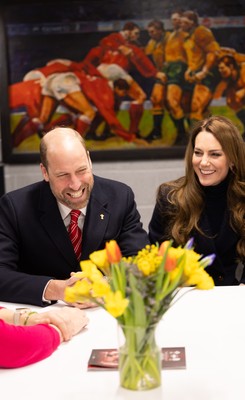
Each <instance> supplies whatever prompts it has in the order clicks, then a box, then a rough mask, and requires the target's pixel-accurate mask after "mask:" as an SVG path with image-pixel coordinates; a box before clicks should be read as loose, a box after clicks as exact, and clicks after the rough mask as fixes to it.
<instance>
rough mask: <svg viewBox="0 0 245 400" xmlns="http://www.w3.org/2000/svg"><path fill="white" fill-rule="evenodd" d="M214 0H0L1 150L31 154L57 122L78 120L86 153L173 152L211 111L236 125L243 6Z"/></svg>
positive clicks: (180, 150) (244, 115)
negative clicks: (1, 1)
mask: <svg viewBox="0 0 245 400" xmlns="http://www.w3.org/2000/svg"><path fill="white" fill-rule="evenodd" d="M222 3H224V2H222V1H216V2H215V4H214V2H213V1H211V0H207V1H206V2H205V3H203V2H202V1H201V0H200V1H199V0H197V1H195V2H194V1H193V0H189V1H188V0H187V1H186V2H183V4H182V2H181V1H180V0H174V1H171V2H169V1H162V0H154V1H151V2H145V1H141V0H131V1H130V0H125V1H123V0H122V1H118V0H110V1H109V0H108V2H107V3H106V6H105V4H104V2H101V1H100V0H97V1H96V0H90V1H73V0H71V1H68V0H67V1H59V2H58V1H55V0H53V1H52V0H51V1H48V0H46V1H45V0H44V1H42V2H38V1H27V0H26V1H23V2H21V4H20V3H19V2H18V1H11V0H10V1H9V2H8V3H7V4H6V5H4V4H3V5H2V6H1V9H0V16H1V26H0V29H1V32H0V33H1V35H0V36H1V39H0V47H1V48H0V54H1V60H2V62H1V65H0V75H1V92H2V96H1V104H0V106H1V126H2V130H1V131H2V148H3V157H2V158H3V161H4V162H5V163H35V162H38V161H39V143H40V138H41V137H42V136H43V134H44V133H45V132H47V131H49V130H50V129H53V128H54V127H56V126H69V127H72V128H74V129H76V130H77V131H78V132H79V133H80V134H81V136H82V137H83V138H84V140H85V141H86V145H87V147H88V149H89V151H90V152H91V156H92V159H93V160H95V161H111V160H115V161H118V160H136V159H161V158H182V157H183V156H184V152H185V147H186V143H187V140H188V132H189V130H190V129H191V126H192V125H193V124H194V123H195V122H196V121H197V120H200V119H203V118H204V117H205V116H207V115H211V114H220V115H225V116H227V117H228V118H230V119H232V120H233V121H234V122H235V123H236V124H237V126H238V127H239V129H240V131H241V134H242V133H243V129H244V123H245V110H244V108H243V104H244V97H241V96H240V97H239V96H236V90H237V89H236V87H237V85H238V86H239V85H241V84H242V83H241V82H239V79H240V77H241V74H244V76H245V71H244V72H243V69H244V68H245V67H244V66H245V64H244V62H245V29H244V25H245V16H244V6H243V3H242V0H237V2H236V1H235V2H232V4H230V5H229V7H228V6H227V4H222ZM243 82H244V81H243ZM239 88H240V87H239ZM240 94H241V92H240ZM238 97H239V98H238Z"/></svg>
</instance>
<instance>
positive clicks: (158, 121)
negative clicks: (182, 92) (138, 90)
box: [146, 82, 166, 142]
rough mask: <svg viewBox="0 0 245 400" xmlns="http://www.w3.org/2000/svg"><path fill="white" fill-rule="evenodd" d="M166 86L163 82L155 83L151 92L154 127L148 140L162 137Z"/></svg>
mask: <svg viewBox="0 0 245 400" xmlns="http://www.w3.org/2000/svg"><path fill="white" fill-rule="evenodd" d="M165 91H166V87H165V85H163V84H162V83H158V82H157V83H155V84H154V86H153V89H152V93H151V102H152V116H153V129H152V131H151V132H150V134H149V135H148V136H147V138H146V140H147V141H148V142H151V141H152V140H155V139H162V123H163V117H164V100H165Z"/></svg>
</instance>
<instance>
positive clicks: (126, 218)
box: [0, 176, 149, 306]
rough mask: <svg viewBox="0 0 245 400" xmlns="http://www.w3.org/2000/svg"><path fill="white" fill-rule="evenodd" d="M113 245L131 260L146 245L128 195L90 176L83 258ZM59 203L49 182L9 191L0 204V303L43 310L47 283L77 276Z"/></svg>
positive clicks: (126, 188)
mask: <svg viewBox="0 0 245 400" xmlns="http://www.w3.org/2000/svg"><path fill="white" fill-rule="evenodd" d="M112 239H114V240H116V241H117V243H118V245H119V246H120V249H121V251H122V254H123V255H124V256H130V255H133V254H136V253H137V251H138V250H139V249H141V248H143V247H145V246H146V244H148V243H149V239H148V236H147V233H146V232H145V230H144V229H143V228H142V223H141V221H140V215H139V212H138V211H137V208H136V203H135V199H134V194H133V191H132V189H131V188H130V187H129V186H127V185H125V184H123V183H121V182H116V181H113V180H109V179H105V178H100V177H97V176H94V187H93V190H92V193H91V197H90V200H89V204H88V207H87V214H86V217H85V221H84V228H83V240H82V256H81V259H82V260H84V259H88V258H89V254H90V253H92V252H93V251H95V250H101V249H103V248H104V247H105V243H106V242H107V241H109V240H112ZM79 270H80V266H79V262H78V261H77V259H76V256H75V254H74V250H73V247H72V244H71V241H70V239H69V235H68V233H67V230H66V228H65V225H64V223H63V220H62V218H61V215H60V212H59V209H58V205H57V201H56V199H55V197H54V195H53V194H52V192H51V190H50V186H49V184H48V183H47V182H45V181H42V182H38V183H34V184H32V185H29V186H26V187H24V188H21V189H18V190H15V191H12V192H10V193H7V194H5V195H3V196H2V198H1V199H0V300H1V301H8V302H15V303H27V304H33V305H38V306H43V305H45V304H43V302H42V295H43V290H44V288H45V285H46V284H47V282H48V281H49V280H50V279H52V278H54V279H67V278H69V277H70V273H71V272H74V271H79Z"/></svg>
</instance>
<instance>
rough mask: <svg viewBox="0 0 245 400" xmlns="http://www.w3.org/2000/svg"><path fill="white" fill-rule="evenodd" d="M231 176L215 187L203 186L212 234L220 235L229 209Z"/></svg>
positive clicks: (205, 210)
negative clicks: (228, 192) (228, 199)
mask: <svg viewBox="0 0 245 400" xmlns="http://www.w3.org/2000/svg"><path fill="white" fill-rule="evenodd" d="M229 180H230V179H229V174H228V176H227V177H226V178H225V180H223V181H222V182H221V183H219V184H218V185H215V186H202V190H203V193H204V198H205V200H204V201H205V209H204V212H205V214H206V215H207V218H208V220H209V224H210V227H211V231H212V232H211V233H212V234H213V235H216V234H218V233H219V231H220V228H221V225H222V222H223V219H224V214H225V210H226V208H227V190H228V185H229Z"/></svg>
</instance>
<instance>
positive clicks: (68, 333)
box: [27, 307, 89, 341]
mask: <svg viewBox="0 0 245 400" xmlns="http://www.w3.org/2000/svg"><path fill="white" fill-rule="evenodd" d="M88 321H89V320H88V317H87V316H86V314H85V312H84V311H83V310H80V309H79V308H75V307H62V308H60V309H55V310H52V311H47V312H43V313H35V314H31V315H30V317H29V318H28V324H27V325H36V324H50V325H53V326H54V327H55V328H58V330H59V331H60V333H61V340H64V341H68V340H70V339H71V338H72V336H74V335H76V334H77V333H79V332H80V331H81V330H82V329H83V328H84V327H85V326H86V325H87V324H88Z"/></svg>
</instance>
